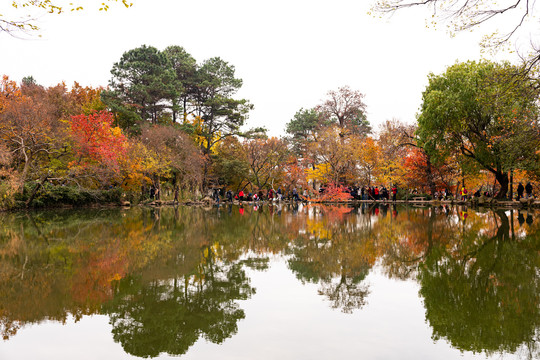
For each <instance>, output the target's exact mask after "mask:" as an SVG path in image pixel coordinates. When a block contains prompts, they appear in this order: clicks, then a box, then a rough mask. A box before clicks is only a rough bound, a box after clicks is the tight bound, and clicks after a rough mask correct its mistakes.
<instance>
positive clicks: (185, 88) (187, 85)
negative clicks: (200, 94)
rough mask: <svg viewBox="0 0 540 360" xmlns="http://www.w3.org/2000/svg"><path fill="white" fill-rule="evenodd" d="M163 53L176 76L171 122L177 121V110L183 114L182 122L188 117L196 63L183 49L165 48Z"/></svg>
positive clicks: (176, 47) (175, 47) (178, 47)
mask: <svg viewBox="0 0 540 360" xmlns="http://www.w3.org/2000/svg"><path fill="white" fill-rule="evenodd" d="M163 53H164V54H165V56H166V57H167V59H169V62H170V63H171V66H172V68H173V70H174V72H175V74H176V81H175V82H174V85H175V90H176V91H175V95H176V96H175V97H174V98H173V99H172V107H171V110H172V120H173V122H176V121H177V113H178V111H179V110H182V112H183V122H184V123H185V122H186V120H187V116H188V103H189V101H190V99H191V98H192V96H193V91H194V86H195V83H194V81H195V79H194V76H195V72H196V70H197V61H196V60H195V58H193V56H191V55H190V54H189V53H188V52H187V51H186V50H185V49H184V48H183V47H181V46H177V45H173V46H169V47H167V48H166V49H165V50H164V51H163Z"/></svg>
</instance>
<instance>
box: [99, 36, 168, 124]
mask: <svg viewBox="0 0 540 360" xmlns="http://www.w3.org/2000/svg"><path fill="white" fill-rule="evenodd" d="M111 74H112V78H111V80H110V81H109V87H110V90H107V91H103V92H102V98H103V101H104V102H105V103H106V104H107V106H109V107H110V108H111V110H112V111H113V112H116V113H118V114H119V118H120V121H119V122H120V124H119V125H121V126H122V127H123V128H126V127H131V126H134V125H135V124H136V123H137V122H138V121H141V120H143V121H146V120H150V121H151V122H152V123H153V124H157V123H158V121H159V119H160V118H161V117H162V116H163V115H164V112H165V110H166V109H167V107H168V105H169V103H170V101H171V100H172V99H173V98H175V97H176V96H177V94H178V92H177V88H178V85H177V83H176V76H175V73H174V70H173V68H172V66H171V63H170V62H169V60H168V59H167V57H166V56H165V54H164V53H162V52H160V51H159V50H158V49H156V48H155V47H152V46H146V45H143V46H141V47H139V48H135V49H132V50H129V51H127V52H125V53H124V54H123V55H122V58H121V59H120V61H119V62H117V63H115V64H114V65H113V68H112V70H111Z"/></svg>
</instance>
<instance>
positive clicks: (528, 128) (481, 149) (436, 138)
mask: <svg viewBox="0 0 540 360" xmlns="http://www.w3.org/2000/svg"><path fill="white" fill-rule="evenodd" d="M515 69H516V68H515V66H512V65H510V64H508V63H502V64H498V63H493V62H489V61H482V62H467V63H458V64H455V65H453V66H451V67H449V68H448V69H447V70H446V72H445V73H444V74H442V75H433V74H432V75H430V77H429V85H428V86H427V88H426V90H425V92H424V94H423V103H422V107H421V113H420V115H419V117H418V132H417V133H418V135H419V138H420V141H421V143H422V144H423V147H424V149H425V150H426V151H427V152H428V153H430V154H433V155H439V156H441V155H442V156H443V157H444V156H448V155H450V154H452V153H457V154H459V155H460V156H461V157H462V158H463V159H468V160H471V161H472V162H473V163H475V164H477V165H479V166H480V167H481V168H483V169H485V170H487V171H489V172H491V173H492V174H493V175H494V176H495V177H496V179H497V181H498V182H499V184H500V185H501V190H500V192H499V197H504V196H505V195H506V192H507V189H508V171H509V170H511V169H523V170H529V171H532V172H538V171H539V168H538V167H539V163H540V162H539V154H538V153H537V151H538V148H539V147H540V127H539V122H538V112H539V109H538V103H537V98H538V92H537V90H536V88H535V86H534V83H533V82H532V81H524V80H520V81H516V79H515V78H514V77H513V76H512V74H514V73H515Z"/></svg>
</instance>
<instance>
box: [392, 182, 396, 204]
mask: <svg viewBox="0 0 540 360" xmlns="http://www.w3.org/2000/svg"><path fill="white" fill-rule="evenodd" d="M396 197H397V186H396V185H394V186H392V201H394V202H395V201H396Z"/></svg>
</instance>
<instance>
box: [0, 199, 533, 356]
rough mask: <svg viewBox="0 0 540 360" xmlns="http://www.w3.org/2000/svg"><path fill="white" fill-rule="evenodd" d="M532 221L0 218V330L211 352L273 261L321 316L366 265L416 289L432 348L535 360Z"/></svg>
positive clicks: (169, 214)
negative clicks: (60, 327)
mask: <svg viewBox="0 0 540 360" xmlns="http://www.w3.org/2000/svg"><path fill="white" fill-rule="evenodd" d="M538 216H539V215H538V213H534V212H532V211H529V212H527V211H506V212H505V211H487V210H486V211H482V212H478V211H472V210H470V209H466V208H460V207H457V208H451V207H438V208H413V209H406V208H399V207H396V206H389V205H383V204H380V205H376V206H365V205H364V206H361V207H356V208H351V207H340V206H302V205H299V206H298V205H296V206H287V205H279V204H278V205H270V206H268V205H262V206H255V207H254V206H248V205H244V206H243V207H240V208H239V207H233V206H231V205H224V206H220V207H214V208H209V209H200V208H175V209H173V208H164V209H142V208H137V209H131V210H116V209H114V210H85V211H63V212H54V213H50V212H40V213H31V214H2V215H1V216H0V217H1V219H0V221H2V223H3V224H4V226H3V228H2V229H0V259H1V261H0V331H1V333H2V336H3V338H4V340H9V339H10V338H12V337H13V336H15V335H16V334H17V331H18V330H19V329H20V328H22V327H25V326H26V325H28V324H35V323H40V322H42V321H44V320H54V321H59V322H65V321H66V319H67V318H68V317H69V316H73V317H74V318H75V319H80V318H81V317H82V316H84V315H90V314H106V315H108V316H109V319H110V323H111V325H112V328H113V330H112V333H113V337H114V340H115V341H117V342H119V343H120V344H122V347H123V348H124V350H125V351H126V352H127V353H130V354H133V355H136V356H140V357H154V356H157V355H159V354H160V353H168V354H174V355H180V354H184V353H186V351H187V350H188V349H189V348H190V347H191V346H192V345H193V344H194V343H195V342H196V341H197V340H198V339H199V338H205V339H206V340H208V341H210V342H213V343H221V342H223V341H225V340H226V339H227V338H229V337H231V336H233V335H234V334H235V333H236V332H237V331H238V322H239V320H241V319H243V318H244V317H245V313H244V310H243V309H242V308H241V306H240V302H239V300H246V299H249V298H250V297H252V295H253V294H254V293H255V290H256V289H255V288H254V287H253V286H252V285H251V280H250V279H249V277H248V276H247V269H248V268H249V269H254V270H256V271H264V270H265V269H267V268H268V266H269V259H270V258H272V257H273V258H276V257H279V258H283V259H284V261H286V263H287V265H288V268H289V269H290V270H291V271H292V272H293V273H294V274H295V276H296V277H297V279H298V280H299V281H300V282H301V283H313V284H316V285H317V287H318V290H317V292H318V295H320V296H322V297H323V298H324V299H325V300H326V301H327V302H328V304H329V306H331V307H332V308H335V309H338V310H339V311H341V312H344V313H351V312H354V311H361V309H362V308H363V307H364V306H365V305H366V304H367V303H369V301H370V287H369V284H368V283H367V282H366V281H365V279H366V276H367V275H368V274H369V273H370V272H372V271H373V269H374V268H375V267H378V268H380V269H382V271H383V272H384V273H385V274H386V275H387V276H388V277H391V278H395V279H401V280H415V281H418V283H419V285H420V296H421V297H422V298H423V303H424V306H425V309H426V321H427V323H428V324H429V325H430V327H431V329H432V337H433V339H445V340H447V341H448V342H449V343H451V344H452V346H453V347H455V348H457V349H460V350H463V351H473V352H485V353H486V354H493V353H499V352H510V353H514V352H516V351H524V352H527V354H526V355H527V356H526V357H530V358H535V357H538V356H539V354H538V346H537V344H538V335H537V334H538V329H539V325H540V311H539V309H540V308H539V305H540V298H539V296H540V295H539V293H540V291H539V290H540V289H539V285H540V284H539V271H538V270H539V266H540V237H539V234H540V231H539V225H540V221H539V219H538ZM314 296H317V295H316V294H314Z"/></svg>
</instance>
